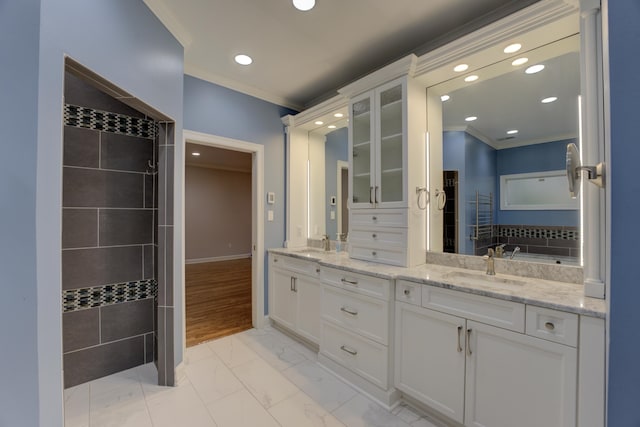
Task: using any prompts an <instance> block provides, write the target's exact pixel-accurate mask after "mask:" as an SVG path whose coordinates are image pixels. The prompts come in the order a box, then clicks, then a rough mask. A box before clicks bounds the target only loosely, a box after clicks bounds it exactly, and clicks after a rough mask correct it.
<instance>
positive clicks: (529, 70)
mask: <svg viewBox="0 0 640 427" xmlns="http://www.w3.org/2000/svg"><path fill="white" fill-rule="evenodd" d="M542 70H544V65H542V64H537V65H532V66H531V67H529V68H527V69H526V70H524V72H525V73H527V74H535V73H539V72H540V71H542Z"/></svg>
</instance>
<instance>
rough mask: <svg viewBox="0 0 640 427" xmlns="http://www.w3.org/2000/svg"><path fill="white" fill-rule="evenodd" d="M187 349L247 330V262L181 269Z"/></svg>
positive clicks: (196, 265)
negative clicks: (183, 272)
mask: <svg viewBox="0 0 640 427" xmlns="http://www.w3.org/2000/svg"><path fill="white" fill-rule="evenodd" d="M185 279H186V283H185V294H186V295H185V298H186V300H185V304H186V322H187V347H191V346H193V345H196V344H199V343H202V342H204V341H209V340H212V339H214V338H220V337H223V336H226V335H231V334H235V333H237V332H241V331H244V330H246V329H250V328H251V258H244V259H238V260H231V261H217V262H208V263H201V264H187V265H186V266H185Z"/></svg>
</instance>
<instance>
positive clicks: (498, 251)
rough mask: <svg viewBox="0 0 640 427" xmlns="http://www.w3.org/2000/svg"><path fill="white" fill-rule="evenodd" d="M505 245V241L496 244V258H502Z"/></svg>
mask: <svg viewBox="0 0 640 427" xmlns="http://www.w3.org/2000/svg"><path fill="white" fill-rule="evenodd" d="M505 246H507V244H506V243H503V244H501V245H497V246H496V258H502V257H503V256H504V247H505Z"/></svg>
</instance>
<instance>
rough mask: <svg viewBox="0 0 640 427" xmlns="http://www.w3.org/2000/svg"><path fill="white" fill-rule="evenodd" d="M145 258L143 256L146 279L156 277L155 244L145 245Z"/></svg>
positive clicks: (143, 269)
mask: <svg viewBox="0 0 640 427" xmlns="http://www.w3.org/2000/svg"><path fill="white" fill-rule="evenodd" d="M143 250H144V258H143V266H142V271H143V276H144V278H145V279H152V278H154V277H156V276H155V275H154V273H153V272H154V263H155V247H154V245H144V248H143Z"/></svg>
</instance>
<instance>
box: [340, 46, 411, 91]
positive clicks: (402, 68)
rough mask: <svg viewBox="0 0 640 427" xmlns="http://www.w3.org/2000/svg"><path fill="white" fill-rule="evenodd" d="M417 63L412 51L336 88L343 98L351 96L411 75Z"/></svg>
mask: <svg viewBox="0 0 640 427" xmlns="http://www.w3.org/2000/svg"><path fill="white" fill-rule="evenodd" d="M417 63H418V57H417V56H416V55H414V54H413V53H412V54H410V55H407V56H405V57H404V58H402V59H399V60H397V61H395V62H393V63H391V64H389V65H387V66H386V67H383V68H380V69H379V70H376V71H374V72H372V73H370V74H367V75H366V76H364V77H363V78H361V79H359V80H357V81H355V82H353V83H351V84H349V85H347V86H345V87H342V88H340V89H338V93H340V94H341V95H342V96H344V97H345V98H353V97H354V96H356V95H360V94H361V93H364V92H366V91H368V90H371V89H373V88H375V87H378V86H380V85H382V84H384V83H388V82H390V81H392V80H395V79H397V78H399V77H403V76H407V75H408V76H410V77H411V76H413V74H414V71H415V70H416V64H417Z"/></svg>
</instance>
